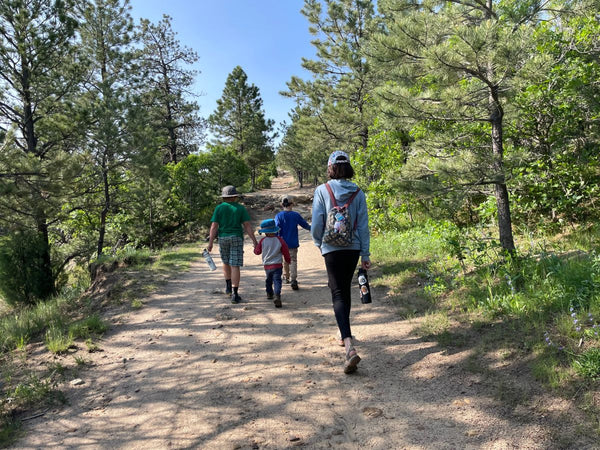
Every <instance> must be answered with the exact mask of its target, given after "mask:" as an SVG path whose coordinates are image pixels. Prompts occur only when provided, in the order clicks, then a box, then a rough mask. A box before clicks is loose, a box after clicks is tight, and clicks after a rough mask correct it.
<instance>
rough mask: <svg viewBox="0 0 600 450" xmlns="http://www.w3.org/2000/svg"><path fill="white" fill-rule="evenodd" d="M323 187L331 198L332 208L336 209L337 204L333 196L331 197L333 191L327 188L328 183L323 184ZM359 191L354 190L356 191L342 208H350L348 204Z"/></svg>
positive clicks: (329, 187)
mask: <svg viewBox="0 0 600 450" xmlns="http://www.w3.org/2000/svg"><path fill="white" fill-rule="evenodd" d="M325 187H326V188H327V192H329V197H331V203H332V204H333V207H334V208H337V202H336V201H335V196H334V195H333V190H332V189H331V186H329V183H325ZM359 191H360V188H358V189H356V191H354V192H353V193H352V195H351V196H350V198H349V199H348V201H347V202H346V204H345V205H344V206H343V207H344V208H348V206H350V203H352V200H354V197H356V196H357V195H358V192H359Z"/></svg>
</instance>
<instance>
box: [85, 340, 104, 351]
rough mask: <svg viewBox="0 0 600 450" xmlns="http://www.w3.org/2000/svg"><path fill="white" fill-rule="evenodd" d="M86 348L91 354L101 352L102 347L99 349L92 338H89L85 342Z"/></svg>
mask: <svg viewBox="0 0 600 450" xmlns="http://www.w3.org/2000/svg"><path fill="white" fill-rule="evenodd" d="M85 346H86V347H87V349H88V352H89V353H94V352H99V351H101V349H100V347H98V346H97V345H96V344H95V343H94V342H93V341H92V338H88V339H86V340H85Z"/></svg>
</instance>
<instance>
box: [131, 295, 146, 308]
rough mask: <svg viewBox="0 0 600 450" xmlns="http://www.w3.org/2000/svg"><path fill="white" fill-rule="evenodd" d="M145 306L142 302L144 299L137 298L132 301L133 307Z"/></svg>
mask: <svg viewBox="0 0 600 450" xmlns="http://www.w3.org/2000/svg"><path fill="white" fill-rule="evenodd" d="M143 306H144V304H143V303H142V301H141V300H139V299H137V298H136V299H134V300H132V301H131V307H132V308H133V309H140V308H142V307H143Z"/></svg>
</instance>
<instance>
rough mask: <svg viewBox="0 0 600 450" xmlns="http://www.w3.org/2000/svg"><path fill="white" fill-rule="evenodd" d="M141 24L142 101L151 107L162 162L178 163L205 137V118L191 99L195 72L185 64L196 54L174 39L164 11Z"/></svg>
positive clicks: (190, 63) (194, 149)
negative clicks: (155, 20)
mask: <svg viewBox="0 0 600 450" xmlns="http://www.w3.org/2000/svg"><path fill="white" fill-rule="evenodd" d="M140 28H141V30H140V39H141V41H142V44H143V54H142V60H143V62H142V69H143V72H144V82H145V84H146V86H147V92H146V96H145V99H144V102H145V104H146V106H147V107H148V108H150V109H151V111H152V114H151V120H152V124H153V128H154V129H155V132H156V133H157V135H158V139H159V140H160V146H161V148H162V149H163V151H164V161H165V163H167V162H172V163H177V162H178V161H180V160H181V159H182V158H184V157H186V156H187V155H189V154H190V153H192V152H194V151H196V150H197V148H198V145H199V144H200V143H201V142H202V140H203V139H204V129H205V121H204V120H203V119H201V118H200V117H199V115H198V111H199V106H198V104H197V103H196V102H195V101H194V100H192V99H193V98H194V96H195V94H194V93H193V92H192V85H193V83H194V78H195V76H196V73H197V72H196V71H194V70H190V69H187V68H186V66H189V65H192V64H194V63H196V62H197V61H198V54H197V53H196V52H195V51H194V50H192V49H190V48H187V47H185V46H182V45H181V44H180V42H179V41H178V40H177V39H176V34H175V32H173V30H172V28H171V18H170V17H169V16H167V15H164V16H163V19H162V20H161V21H160V22H159V23H158V24H152V23H151V22H150V21H148V20H146V19H142V21H141V24H140Z"/></svg>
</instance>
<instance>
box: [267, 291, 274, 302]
mask: <svg viewBox="0 0 600 450" xmlns="http://www.w3.org/2000/svg"><path fill="white" fill-rule="evenodd" d="M267 298H268V299H269V300H273V293H272V292H267Z"/></svg>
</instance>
